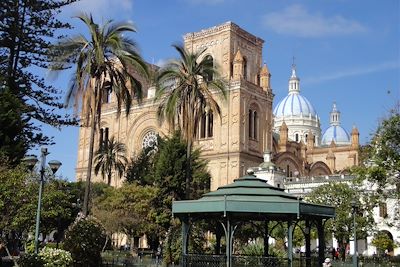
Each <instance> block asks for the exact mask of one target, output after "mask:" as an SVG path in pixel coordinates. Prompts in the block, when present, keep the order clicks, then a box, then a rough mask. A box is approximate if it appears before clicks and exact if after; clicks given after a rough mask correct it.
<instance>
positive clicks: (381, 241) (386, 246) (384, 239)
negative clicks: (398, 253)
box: [372, 230, 394, 256]
mask: <svg viewBox="0 0 400 267" xmlns="http://www.w3.org/2000/svg"><path fill="white" fill-rule="evenodd" d="M372 243H373V244H374V246H375V247H376V250H377V254H378V255H382V256H383V255H385V256H387V255H389V256H394V239H393V235H392V233H391V232H389V231H388V230H380V231H379V232H378V233H377V234H376V235H375V237H374V239H373V241H372Z"/></svg>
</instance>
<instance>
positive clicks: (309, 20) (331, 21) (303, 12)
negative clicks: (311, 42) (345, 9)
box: [262, 4, 367, 37]
mask: <svg viewBox="0 0 400 267" xmlns="http://www.w3.org/2000/svg"><path fill="white" fill-rule="evenodd" d="M262 21H263V25H264V26H265V27H267V28H268V29H271V30H273V31H275V32H277V33H280V34H287V35H294V36H299V37H320V36H332V35H347V34H353V33H359V32H366V31H367V29H366V28H365V27H364V26H363V25H361V24H360V23H359V22H357V21H355V20H351V19H347V18H344V17H343V16H341V15H333V16H329V15H323V14H321V13H314V14H312V13H310V12H309V11H308V10H307V9H306V8H304V7H303V6H301V5H298V4H295V5H291V6H288V7H286V8H285V9H283V10H281V11H275V12H270V13H268V14H266V15H265V16H264V17H263V20H262Z"/></svg>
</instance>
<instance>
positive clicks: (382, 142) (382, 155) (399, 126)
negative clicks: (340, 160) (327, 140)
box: [352, 104, 400, 228]
mask: <svg viewBox="0 0 400 267" xmlns="http://www.w3.org/2000/svg"><path fill="white" fill-rule="evenodd" d="M399 108H400V106H399V104H398V106H397V107H396V108H394V109H393V110H391V112H390V113H389V115H388V116H387V117H386V118H385V119H383V120H382V121H381V123H380V125H379V126H378V128H377V130H376V132H375V133H374V135H373V136H372V139H371V142H370V143H369V144H368V145H366V146H365V147H364V148H363V152H364V153H363V155H364V157H363V161H362V162H361V164H360V166H357V167H354V168H353V169H352V172H353V174H355V175H357V176H358V180H359V182H360V183H364V184H366V185H367V186H368V187H369V188H372V189H374V190H373V191H372V190H370V192H369V194H371V195H373V196H374V197H375V198H377V199H378V201H379V202H387V201H388V199H389V200H393V201H392V202H393V203H394V205H391V207H390V208H389V209H388V211H389V210H390V211H389V213H390V216H389V217H388V218H387V219H386V220H385V221H386V223H388V224H389V225H390V226H396V227H398V228H400V215H399V214H400V109H399Z"/></svg>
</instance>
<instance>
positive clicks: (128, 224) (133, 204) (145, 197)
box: [93, 183, 158, 238]
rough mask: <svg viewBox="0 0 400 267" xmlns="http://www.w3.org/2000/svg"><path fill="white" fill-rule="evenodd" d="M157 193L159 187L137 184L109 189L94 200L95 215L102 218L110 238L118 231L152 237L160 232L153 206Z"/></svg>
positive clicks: (129, 235)
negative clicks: (154, 219)
mask: <svg viewBox="0 0 400 267" xmlns="http://www.w3.org/2000/svg"><path fill="white" fill-rule="evenodd" d="M157 194H158V189H157V188H155V187H150V186H139V185H137V184H135V183H134V184H126V185H124V186H123V187H120V188H108V189H107V190H106V191H105V193H104V194H103V195H101V196H98V197H97V198H95V199H94V206H93V215H94V216H95V217H96V218H97V219H99V220H100V221H101V223H102V225H103V226H104V227H105V230H106V232H107V234H108V236H109V237H110V236H111V235H112V234H113V233H118V232H119V233H125V234H126V235H127V236H128V237H131V238H133V237H140V236H142V235H144V234H146V235H147V236H151V235H152V234H153V233H154V232H157V231H158V229H157V228H158V226H157V224H155V223H154V221H153V214H154V207H153V206H152V203H153V199H154V198H155V197H156V195H157Z"/></svg>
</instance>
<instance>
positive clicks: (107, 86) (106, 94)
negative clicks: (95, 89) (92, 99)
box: [101, 81, 111, 104]
mask: <svg viewBox="0 0 400 267" xmlns="http://www.w3.org/2000/svg"><path fill="white" fill-rule="evenodd" d="M101 96H102V99H101V101H102V103H103V104H107V103H110V102H111V82H110V81H106V82H105V83H104V87H103V92H102V95H101Z"/></svg>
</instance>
